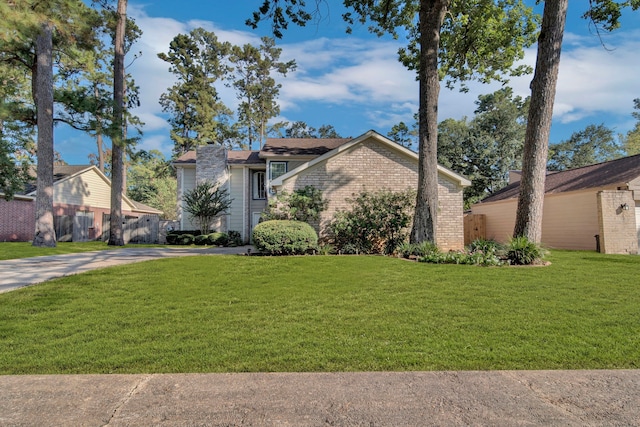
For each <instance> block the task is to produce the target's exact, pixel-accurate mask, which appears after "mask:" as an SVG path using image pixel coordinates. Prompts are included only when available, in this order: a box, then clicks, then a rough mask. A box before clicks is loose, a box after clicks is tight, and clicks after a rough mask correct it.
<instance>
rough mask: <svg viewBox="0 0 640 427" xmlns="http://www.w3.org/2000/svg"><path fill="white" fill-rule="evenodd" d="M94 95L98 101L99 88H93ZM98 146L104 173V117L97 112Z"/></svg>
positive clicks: (99, 166)
mask: <svg viewBox="0 0 640 427" xmlns="http://www.w3.org/2000/svg"><path fill="white" fill-rule="evenodd" d="M93 95H94V96H95V97H96V99H98V97H99V96H100V93H99V92H98V86H97V85H95V86H94V87H93ZM96 124H97V129H96V145H97V146H98V169H100V172H102V173H104V148H103V146H104V144H103V140H102V115H100V113H97V112H96Z"/></svg>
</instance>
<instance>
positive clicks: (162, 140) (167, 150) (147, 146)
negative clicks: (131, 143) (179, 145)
mask: <svg viewBox="0 0 640 427" xmlns="http://www.w3.org/2000/svg"><path fill="white" fill-rule="evenodd" d="M136 149H137V150H145V151H151V150H158V151H160V152H161V153H162V154H164V155H165V156H166V157H167V158H168V157H171V150H173V141H171V140H170V139H169V137H168V136H163V135H151V136H148V137H145V136H143V137H142V139H141V140H140V141H139V142H138V144H137V145H136Z"/></svg>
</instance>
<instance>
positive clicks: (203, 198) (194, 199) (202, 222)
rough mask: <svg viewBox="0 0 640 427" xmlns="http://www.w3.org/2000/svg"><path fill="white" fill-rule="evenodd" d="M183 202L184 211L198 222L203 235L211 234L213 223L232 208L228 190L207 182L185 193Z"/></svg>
mask: <svg viewBox="0 0 640 427" xmlns="http://www.w3.org/2000/svg"><path fill="white" fill-rule="evenodd" d="M182 200H184V203H185V206H184V210H185V211H186V212H187V213H189V214H190V215H191V217H192V218H194V219H196V220H197V221H198V225H199V226H200V231H201V232H202V234H209V230H210V228H209V225H210V224H211V221H212V220H213V219H214V218H215V217H217V216H218V215H220V214H221V213H225V212H226V210H227V209H229V207H230V206H231V199H230V198H229V192H228V191H227V189H226V188H220V187H218V186H217V185H216V184H212V183H211V182H207V181H205V182H203V183H201V184H198V185H197V186H196V188H194V189H193V190H191V191H187V192H186V193H184V196H182Z"/></svg>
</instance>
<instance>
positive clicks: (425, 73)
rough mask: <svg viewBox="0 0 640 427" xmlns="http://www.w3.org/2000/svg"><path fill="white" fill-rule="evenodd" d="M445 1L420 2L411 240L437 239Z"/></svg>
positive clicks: (415, 241) (425, 0) (424, 0)
mask: <svg viewBox="0 0 640 427" xmlns="http://www.w3.org/2000/svg"><path fill="white" fill-rule="evenodd" d="M447 4H448V2H447V1H437V0H436V1H427V0H422V1H421V2H420V69H419V80H420V109H419V121H418V123H419V142H418V194H417V197H416V211H415V214H414V217H413V226H412V229H411V242H413V243H420V242H424V241H430V242H434V243H437V236H436V228H437V223H438V155H437V149H438V97H439V94H440V79H439V76H438V52H439V51H440V28H441V27H442V23H443V22H444V17H445V13H446V12H447Z"/></svg>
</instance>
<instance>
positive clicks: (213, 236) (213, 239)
mask: <svg viewBox="0 0 640 427" xmlns="http://www.w3.org/2000/svg"><path fill="white" fill-rule="evenodd" d="M206 237H207V244H209V245H215V246H227V243H229V237H227V235H226V233H210V234H207V236H206Z"/></svg>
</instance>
